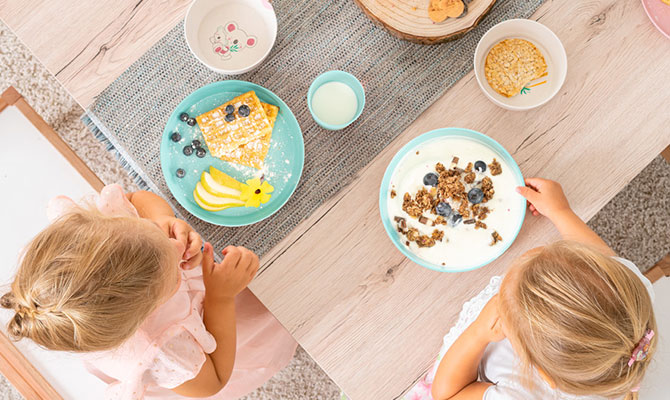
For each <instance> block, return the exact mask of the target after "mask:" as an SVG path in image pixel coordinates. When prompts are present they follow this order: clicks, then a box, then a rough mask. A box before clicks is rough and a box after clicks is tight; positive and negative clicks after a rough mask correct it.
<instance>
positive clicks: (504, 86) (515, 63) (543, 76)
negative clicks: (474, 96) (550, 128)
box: [474, 19, 568, 111]
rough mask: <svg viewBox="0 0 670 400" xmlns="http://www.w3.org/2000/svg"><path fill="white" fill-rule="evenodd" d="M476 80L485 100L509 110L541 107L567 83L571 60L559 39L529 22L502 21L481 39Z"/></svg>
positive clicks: (476, 57) (541, 26)
mask: <svg viewBox="0 0 670 400" xmlns="http://www.w3.org/2000/svg"><path fill="white" fill-rule="evenodd" d="M474 69H475V77H476V78H477V82H478V83H479V87H480V88H481V89H482V91H483V92H484V94H485V95H486V97H488V98H489V99H490V100H491V101H492V102H493V103H495V104H497V105H498V106H500V107H503V108H506V109H508V110H514V111H521V110H529V109H531V108H535V107H539V106H541V105H543V104H545V103H546V102H548V101H549V100H551V99H552V98H553V97H554V96H555V95H556V93H558V91H559V90H560V89H561V86H563V83H564V82H565V77H566V75H567V70H568V61H567V56H566V54H565V48H564V47H563V44H562V43H561V41H560V39H559V38H558V37H557V36H556V35H555V34H554V33H553V32H552V31H551V30H550V29H549V28H547V27H546V26H544V25H542V24H540V23H539V22H535V21H532V20H527V19H511V20H507V21H503V22H501V23H499V24H497V25H495V26H494V27H492V28H491V29H489V30H488V31H487V32H486V33H485V34H484V36H482V38H481V39H480V40H479V43H478V44H477V48H476V50H475V57H474Z"/></svg>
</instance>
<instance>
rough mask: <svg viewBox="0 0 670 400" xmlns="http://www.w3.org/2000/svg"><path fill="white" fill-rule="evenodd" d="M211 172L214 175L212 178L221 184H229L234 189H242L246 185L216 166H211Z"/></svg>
mask: <svg viewBox="0 0 670 400" xmlns="http://www.w3.org/2000/svg"><path fill="white" fill-rule="evenodd" d="M209 173H210V174H211V175H212V178H214V180H215V181H216V182H218V183H219V184H221V185H223V186H228V187H230V188H233V189H237V190H242V186H245V185H244V183H242V182H240V181H238V180H236V179H235V178H233V177H232V176H230V175H228V174H226V173H225V172H221V171H219V170H218V169H216V168H214V167H209Z"/></svg>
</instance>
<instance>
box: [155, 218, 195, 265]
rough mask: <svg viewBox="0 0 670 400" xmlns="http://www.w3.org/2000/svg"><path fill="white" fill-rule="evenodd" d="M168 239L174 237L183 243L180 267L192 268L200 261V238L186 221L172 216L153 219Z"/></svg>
mask: <svg viewBox="0 0 670 400" xmlns="http://www.w3.org/2000/svg"><path fill="white" fill-rule="evenodd" d="M155 222H156V223H157V224H158V226H159V227H160V228H161V229H162V230H163V232H165V233H166V234H167V235H168V237H169V238H170V239H175V240H177V241H179V242H181V243H182V244H183V245H184V254H182V256H181V259H182V263H181V267H182V268H184V269H193V268H195V267H197V266H198V265H200V262H201V261H202V252H201V251H200V249H201V248H202V239H201V238H200V235H199V234H198V233H197V232H196V231H194V230H193V228H191V226H190V225H189V224H187V223H186V221H182V220H181V219H179V218H175V217H172V216H166V217H162V218H159V219H157V220H156V221H155Z"/></svg>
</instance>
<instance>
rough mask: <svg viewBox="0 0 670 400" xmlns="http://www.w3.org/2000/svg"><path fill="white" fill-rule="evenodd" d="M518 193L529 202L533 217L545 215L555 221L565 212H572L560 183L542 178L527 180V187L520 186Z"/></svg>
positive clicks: (517, 189)
mask: <svg viewBox="0 0 670 400" xmlns="http://www.w3.org/2000/svg"><path fill="white" fill-rule="evenodd" d="M516 191H517V192H518V193H519V194H521V195H522V196H523V197H525V198H526V200H528V203H529V205H528V208H529V209H530V211H531V212H532V213H533V215H535V216H538V215H540V214H542V215H544V216H545V217H547V218H549V219H553V218H554V217H555V216H557V215H558V214H560V213H562V212H564V211H570V204H568V199H566V198H565V194H564V193H563V188H561V185H560V184H559V183H558V182H554V181H550V180H548V179H542V178H527V179H526V186H519V187H517V188H516Z"/></svg>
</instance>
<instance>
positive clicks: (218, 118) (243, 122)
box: [195, 90, 272, 157]
mask: <svg viewBox="0 0 670 400" xmlns="http://www.w3.org/2000/svg"><path fill="white" fill-rule="evenodd" d="M243 104H246V105H247V106H248V107H249V116H247V117H242V116H240V114H239V111H238V110H239V108H240V106H241V105H243ZM228 105H232V106H233V107H235V113H234V115H235V119H234V120H233V121H231V122H228V121H226V120H225V117H226V112H225V108H226V106H228ZM195 119H196V121H198V126H200V130H201V131H202V135H203V137H204V138H205V143H207V147H208V148H209V152H210V153H211V154H212V155H213V156H215V157H221V156H222V155H223V154H224V153H226V152H228V151H231V150H234V149H236V148H238V147H239V146H241V145H243V144H246V143H249V142H251V141H252V140H255V139H259V138H262V137H265V136H266V135H268V134H269V133H272V126H270V121H268V118H267V116H266V115H265V110H263V107H262V106H261V102H260V100H258V97H257V96H256V93H254V91H253V90H252V91H249V92H247V93H244V94H242V95H240V96H237V97H235V98H234V99H232V100H230V101H228V102H226V103H223V104H222V105H220V106H219V107H217V108H215V109H213V110H211V111H208V112H206V113H204V114H201V115H198V116H197V117H195Z"/></svg>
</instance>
